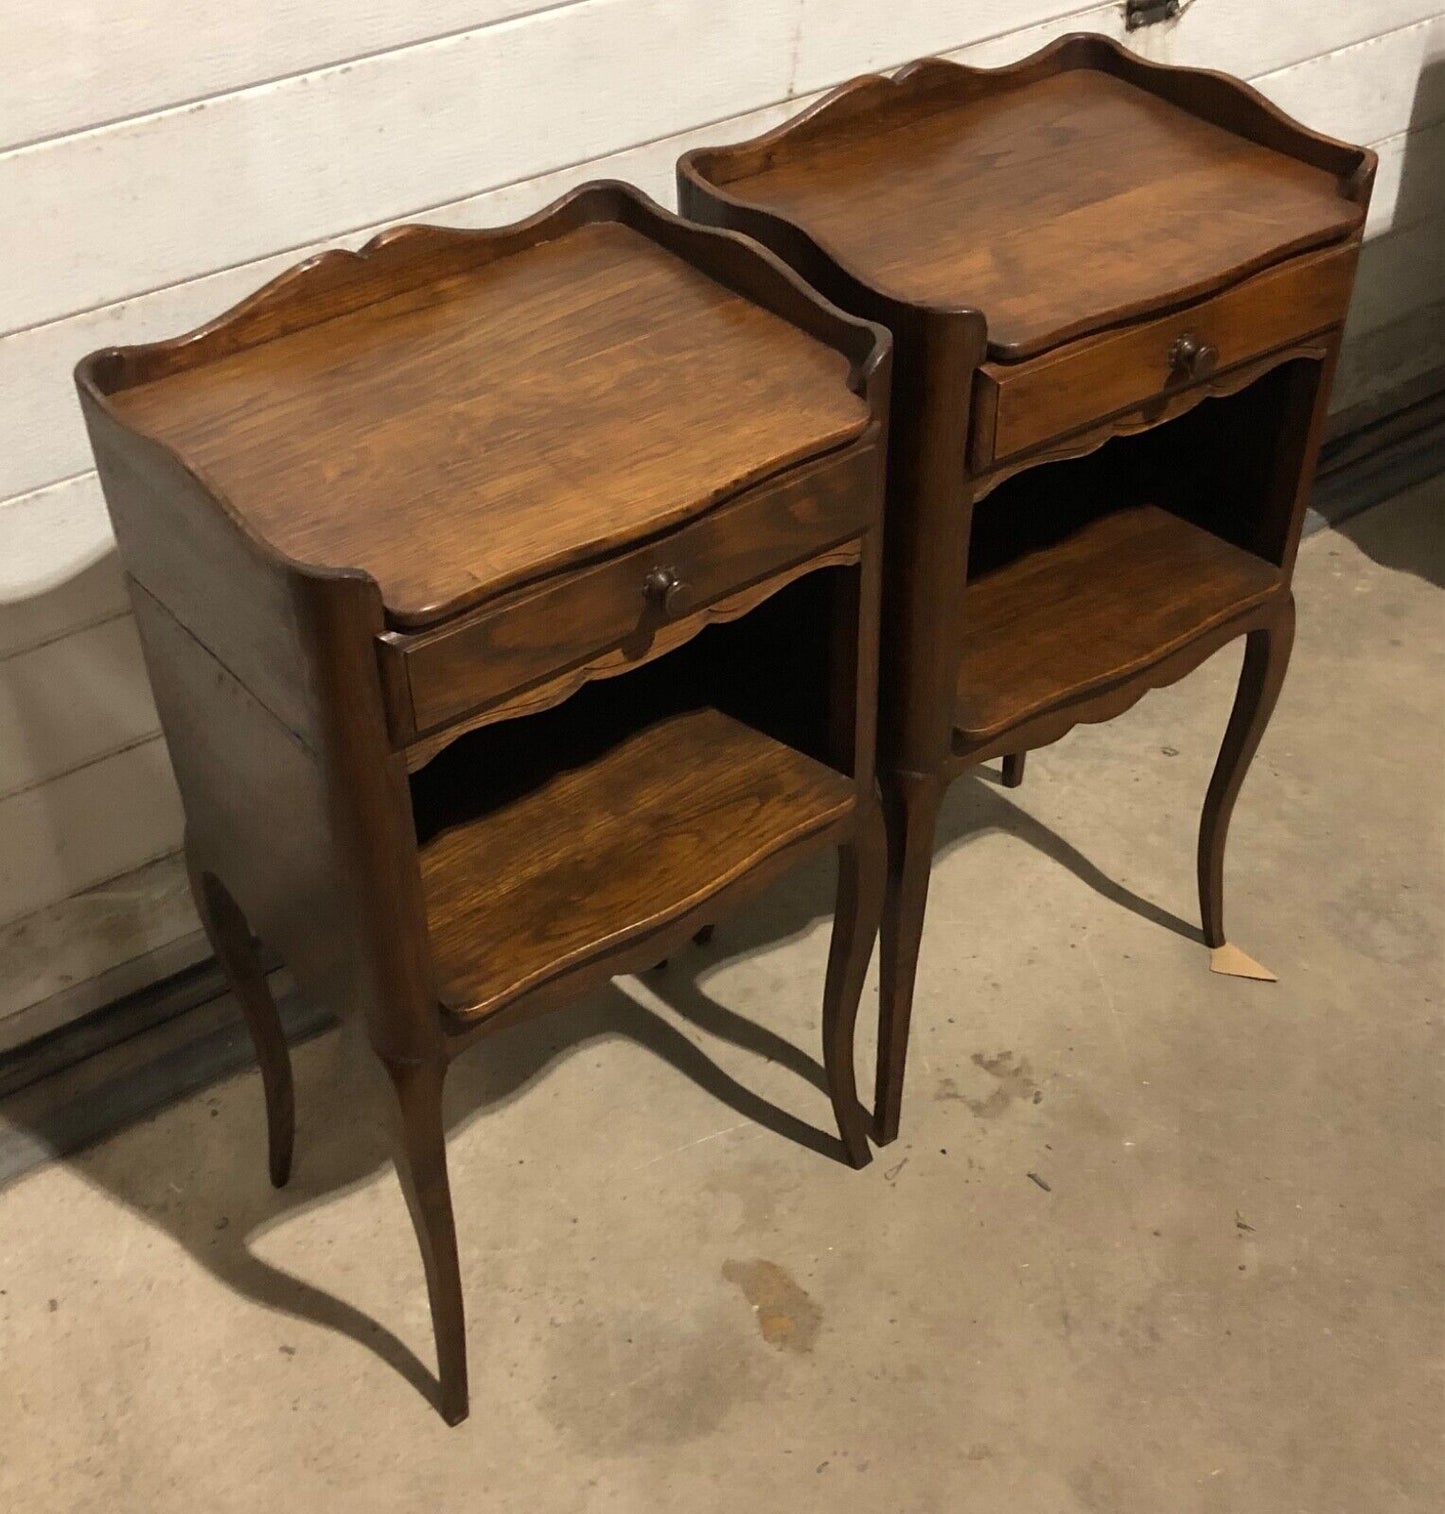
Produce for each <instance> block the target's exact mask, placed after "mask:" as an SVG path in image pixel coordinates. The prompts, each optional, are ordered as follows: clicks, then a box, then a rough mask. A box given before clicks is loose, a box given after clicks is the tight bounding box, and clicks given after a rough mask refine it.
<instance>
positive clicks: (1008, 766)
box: [1003, 752, 1029, 789]
mask: <svg viewBox="0 0 1445 1514" xmlns="http://www.w3.org/2000/svg"><path fill="white" fill-rule="evenodd" d="M1028 755H1029V754H1028V753H1027V752H1010V753H1009V755H1008V756H1007V757H1005V758H1004V760H1003V786H1004V787H1005V788H1006V789H1016V788H1017V787H1018V786H1019V784H1021V783H1022V782H1023V781H1024V760H1025V759H1026V758H1027V757H1028Z"/></svg>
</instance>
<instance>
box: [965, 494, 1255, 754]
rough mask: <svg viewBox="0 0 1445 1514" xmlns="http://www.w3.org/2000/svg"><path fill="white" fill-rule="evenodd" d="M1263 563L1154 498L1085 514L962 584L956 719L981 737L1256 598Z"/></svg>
mask: <svg viewBox="0 0 1445 1514" xmlns="http://www.w3.org/2000/svg"><path fill="white" fill-rule="evenodd" d="M1279 586H1280V573H1279V570H1278V569H1277V568H1275V567H1274V566H1273V565H1272V564H1270V563H1268V562H1265V561H1264V560H1263V559H1262V558H1259V557H1256V556H1254V555H1253V554H1252V553H1250V552H1245V551H1243V550H1242V549H1240V548H1239V547H1235V546H1232V545H1231V544H1230V543H1229V542H1226V541H1223V540H1221V539H1220V538H1219V537H1217V536H1213V535H1211V534H1210V533H1209V532H1208V531H1204V530H1201V529H1200V528H1199V527H1198V526H1193V525H1191V524H1190V523H1189V522H1188V521H1185V520H1181V519H1180V518H1179V517H1178V516H1177V515H1171V514H1170V513H1169V512H1168V511H1167V510H1161V509H1158V508H1157V507H1156V506H1154V505H1136V506H1132V507H1130V508H1128V509H1123V510H1116V511H1114V512H1112V513H1110V514H1107V515H1102V516H1099V517H1098V518H1096V519H1094V520H1091V521H1089V522H1088V523H1087V524H1086V525H1084V526H1083V527H1081V528H1080V529H1078V530H1076V531H1074V532H1072V533H1071V534H1070V535H1068V536H1066V537H1064V539H1063V540H1062V541H1058V542H1055V543H1053V544H1051V545H1049V546H1046V547H1042V548H1039V549H1037V550H1035V551H1032V552H1028V553H1026V554H1024V555H1023V556H1022V557H1020V558H1018V559H1017V560H1016V561H1014V562H1011V563H1008V564H1007V565H1006V566H1003V567H1000V568H997V569H995V570H994V571H992V572H990V573H987V574H985V575H984V576H983V577H982V578H980V579H979V580H978V581H977V582H976V583H971V584H969V585H968V587H967V588H966V589H965V590H964V611H963V625H964V632H963V636H964V651H963V660H962V663H961V665H960V668H959V677H958V689H957V694H956V696H955V705H954V724H955V727H956V728H957V729H958V731H959V732H960V733H961V734H962V736H963V738H964V739H965V741H966V742H968V743H969V744H982V743H983V742H984V741H986V740H988V739H989V738H991V737H996V736H998V735H999V734H1000V733H1001V732H1003V731H1006V730H1008V729H1009V728H1010V727H1012V726H1015V725H1018V724H1020V723H1021V722H1022V721H1024V720H1027V719H1029V718H1030V717H1031V716H1033V715H1036V714H1038V713H1039V712H1040V711H1042V710H1044V709H1047V708H1051V707H1053V706H1055V705H1058V704H1060V703H1063V702H1064V701H1066V700H1069V699H1073V698H1076V697H1079V696H1081V695H1084V694H1087V693H1089V692H1091V691H1092V690H1095V689H1098V688H1103V687H1106V686H1107V685H1109V684H1111V683H1114V682H1116V681H1118V680H1120V679H1123V678H1126V677H1128V676H1129V675H1130V674H1132V673H1134V672H1137V671H1139V670H1140V669H1142V668H1144V667H1147V666H1148V665H1149V664H1150V663H1152V662H1157V661H1159V660H1160V659H1161V658H1163V657H1166V656H1168V655H1169V654H1170V653H1172V652H1175V651H1178V650H1179V649H1180V648H1181V647H1184V646H1186V645H1187V644H1188V643H1189V642H1190V641H1192V640H1193V639H1194V638H1195V637H1196V636H1199V635H1200V634H1202V633H1203V632H1205V631H1208V630H1210V629H1211V628H1212V627H1214V626H1217V625H1220V624H1222V623H1223V622H1224V621H1226V620H1229V619H1232V618H1233V617H1234V616H1235V615H1238V614H1240V613H1242V612H1243V611H1245V610H1247V609H1249V608H1250V607H1251V606H1253V605H1256V604H1259V603H1260V602H1261V601H1263V600H1264V599H1266V598H1268V597H1269V595H1271V594H1272V593H1274V592H1275V591H1276V590H1277V589H1278V588H1279Z"/></svg>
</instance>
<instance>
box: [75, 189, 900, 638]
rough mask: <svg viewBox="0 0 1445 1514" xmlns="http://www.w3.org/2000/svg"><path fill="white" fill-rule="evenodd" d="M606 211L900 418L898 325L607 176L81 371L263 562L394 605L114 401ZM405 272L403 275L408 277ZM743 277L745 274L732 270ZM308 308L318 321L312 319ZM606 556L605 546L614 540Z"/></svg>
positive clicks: (390, 233)
mask: <svg viewBox="0 0 1445 1514" xmlns="http://www.w3.org/2000/svg"><path fill="white" fill-rule="evenodd" d="M603 221H617V222H620V223H621V224H624V225H626V226H628V227H629V228H630V229H632V230H633V231H636V232H637V233H639V234H640V235H642V236H645V237H647V238H648V239H649V240H650V241H653V242H654V243H656V244H657V245H658V246H659V247H661V248H663V249H664V250H665V251H667V252H670V253H671V254H673V255H674V256H678V257H682V258H683V260H684V261H686V262H688V263H689V264H690V266H692V267H693V268H695V269H697V271H699V272H700V273H702V274H704V275H705V276H706V277H708V278H711V279H713V280H714V281H715V282H717V283H720V284H722V285H723V286H724V287H725V288H730V289H732V290H733V292H734V293H736V294H738V295H739V296H741V297H742V298H744V299H749V300H752V301H753V302H754V303H756V304H758V305H759V306H760V307H761V308H764V309H767V310H769V311H770V312H771V313H772V314H774V315H776V316H777V317H778V318H779V319H781V320H785V321H787V322H788V323H789V324H791V325H793V326H796V327H797V328H798V329H800V330H802V331H805V332H807V334H808V335H810V336H812V337H814V338H815V339H816V340H818V341H820V342H822V343H824V344H825V345H827V346H830V347H832V348H833V349H834V350H835V351H838V352H840V353H841V354H842V355H843V356H844V357H845V358H847V360H848V363H849V371H848V376H847V384H848V387H849V389H851V390H852V391H853V392H854V393H856V394H858V395H859V396H860V397H862V398H863V399H864V401H865V402H866V403H867V405H868V407H869V410H870V412H871V415H870V420H869V423H868V426H867V427H866V428H865V430H864V432H863V433H862V435H863V436H864V437H866V436H868V435H870V434H876V432H877V431H880V430H881V429H882V428H883V426H884V425H885V424H886V421H887V414H888V399H889V380H890V372H891V357H892V347H893V338H892V334H891V333H890V332H889V331H888V329H887V328H886V327H884V326H881V325H879V324H878V323H876V322H873V321H868V320H865V319H863V318H862V317H859V316H855V315H852V314H850V313H849V312H848V311H845V310H842V309H840V308H839V307H838V306H836V305H834V304H832V303H831V302H830V301H828V300H827V299H825V298H824V297H823V296H822V295H821V294H819V293H818V292H817V291H816V290H815V289H813V288H812V287H811V286H810V285H809V284H808V283H807V282H806V281H804V280H803V279H802V278H800V277H799V276H798V274H796V273H795V272H794V271H793V270H792V269H791V268H789V267H788V266H787V264H785V263H784V262H783V261H782V259H780V258H779V257H777V256H776V255H775V254H774V253H773V252H771V251H770V250H769V249H767V248H766V247H762V246H760V245H759V244H758V243H757V242H755V241H753V240H752V239H751V238H749V237H745V236H742V235H741V234H739V233H737V232H734V231H727V230H724V229H722V228H719V227H711V226H701V225H698V224H697V223H695V222H692V221H688V220H686V219H684V218H683V217H681V216H678V215H675V214H673V212H671V211H669V210H667V209H665V208H664V207H663V206H661V205H659V204H658V203H657V202H656V201H655V200H653V199H652V198H651V197H650V196H648V195H647V194H645V193H644V192H643V191H642V190H640V189H638V188H636V187H635V186H634V185H631V184H627V183H624V182H623V181H622V180H620V179H595V180H591V181H589V182H588V183H586V184H580V185H578V186H576V187H575V188H573V189H571V190H569V191H568V192H567V193H566V194H564V195H562V196H560V197H559V198H558V199H556V200H554V201H553V202H552V203H551V204H550V205H547V206H544V207H543V208H542V209H541V210H538V211H537V212H535V213H534V214H533V215H531V216H527V217H525V218H524V219H522V220H519V221H514V222H511V223H509V224H507V225H504V226H486V227H452V226H435V225H428V224H425V223H420V222H405V223H402V224H399V225H396V226H390V227H387V228H386V229H385V230H383V231H380V232H378V233H377V234H376V235H375V236H374V237H372V238H371V239H370V240H369V241H368V242H366V243H365V244H364V245H363V246H362V247H360V248H359V249H356V250H354V251H353V250H351V249H349V248H339V247H338V248H329V249H327V250H326V251H324V252H320V253H317V254H315V255H314V256H312V257H310V258H306V259H305V260H303V261H302V262H300V263H298V264H297V265H296V266H295V267H293V268H289V269H287V270H285V271H284V272H282V273H280V274H278V275H277V276H276V277H275V278H273V279H271V280H269V281H268V282H267V283H265V284H263V285H262V286H261V287H260V288H259V289H257V290H255V291H254V292H253V293H252V294H250V295H248V296H247V297H246V298H245V299H243V300H240V301H239V302H237V303H236V304H235V305H232V306H230V307H229V308H228V309H226V310H224V311H222V312H221V313H220V314H219V315H216V316H215V317H213V318H212V319H211V320H209V321H206V322H204V323H203V324H201V325H199V326H196V327H194V328H193V329H191V330H190V331H186V332H182V333H181V334H179V335H178V336H174V337H168V338H163V339H161V340H158V341H154V342H145V343H138V344H134V345H130V346H116V347H104V348H100V349H99V350H97V351H94V352H91V353H88V354H87V355H86V356H85V357H83V358H81V359H80V361H79V362H78V363H77V364H76V365H75V369H74V377H75V384H76V388H77V390H78V391H79V393H80V398H81V405H82V409H83V410H87V411H90V412H98V413H99V414H100V416H102V417H103V418H104V421H105V423H106V424H108V425H111V426H114V427H117V428H119V429H121V430H123V431H125V432H126V433H128V434H129V435H130V436H132V437H133V438H135V439H136V441H137V442H138V443H139V444H141V445H142V446H143V447H145V448H146V449H148V450H150V451H151V452H152V453H153V454H154V456H155V459H156V461H157V462H158V463H159V464H160V465H161V466H163V467H164V468H166V469H169V470H174V471H176V472H179V473H180V474H181V475H183V476H184V478H185V479H186V480H188V481H189V482H190V483H191V484H193V485H194V486H196V487H198V488H199V489H200V490H201V491H202V492H203V493H204V494H205V495H207V496H208V497H209V498H210V499H211V500H212V501H213V502H214V503H215V505H216V506H217V508H218V509H219V511H220V512H221V514H222V515H223V516H224V517H225V518H226V520H227V522H228V523H229V524H230V526H231V527H232V528H233V529H234V530H235V531H236V532H237V534H238V535H239V536H240V537H241V539H242V540H243V541H244V542H245V543H246V545H247V547H248V548H249V549H250V550H251V551H253V552H254V553H255V554H256V555H257V556H259V557H260V558H261V560H262V561H264V562H266V563H267V564H269V565H270V566H272V567H273V568H278V569H280V570H282V571H283V572H286V573H288V574H291V575H294V576H297V577H299V578H301V579H303V580H310V581H312V582H314V583H317V584H323V583H336V582H338V581H342V580H346V581H350V582H352V583H355V584H356V585H358V586H359V587H363V588H364V589H365V590H366V591H367V592H369V593H370V594H371V595H372V596H374V598H375V600H376V602H377V604H378V606H380V604H381V595H380V589H379V587H378V585H377V584H376V581H375V580H374V579H373V578H372V576H371V575H370V574H369V573H367V572H366V571H365V570H364V569H362V568H359V567H356V566H354V565H343V564H326V563H313V562H305V561H302V560H300V559H297V558H294V557H292V556H290V555H289V554H288V553H285V552H283V551H281V550H280V549H279V548H278V547H277V546H276V545H275V544H274V543H272V542H271V541H270V540H269V539H267V538H266V537H264V536H262V535H261V534H260V533H259V532H257V531H256V530H255V528H254V527H253V526H252V525H251V524H250V522H249V521H248V520H247V519H246V517H245V516H244V515H243V514H242V513H241V512H240V511H239V510H237V509H236V507H235V505H234V504H233V502H232V501H231V500H230V498H229V497H228V495H227V494H226V492H225V490H224V489H222V488H221V487H220V486H219V485H218V484H217V483H216V482H215V481H214V480H213V479H211V478H209V477H207V475H206V473H205V471H204V470H203V469H200V468H198V467H195V466H194V465H192V464H191V463H190V462H188V461H187V460H186V459H185V458H184V457H182V456H181V454H180V453H179V452H178V451H176V449H175V448H173V447H172V446H170V445H169V444H168V443H167V442H165V441H163V440H161V439H160V438H159V437H156V436H152V435H151V434H150V433H148V432H145V431H142V430H140V429H138V428H137V427H135V426H133V425H131V424H129V423H128V422H127V421H126V419H125V418H124V417H123V416H122V415H121V414H120V413H118V411H117V410H116V408H115V407H114V406H113V405H112V404H111V402H110V401H111V396H112V395H114V394H117V393H120V392H121V391H123V390H125V389H128V388H133V387H135V386H137V385H139V384H143V383H148V382H152V381H154V380H156V379H159V378H163V377H167V376H170V375H171V374H174V373H180V372H184V371H186V370H187V369H189V368H192V367H200V366H203V365H205V364H206V363H210V362H215V361H217V360H219V359H220V358H223V357H227V356H230V355H231V354H232V353H235V352H240V351H244V350H246V349H247V348H249V347H253V346H256V345H259V344H260V343H261V342H264V341H269V340H274V339H277V338H279V337H281V336H285V335H289V334H290V333H292V332H294V331H299V330H303V329H305V328H307V327H309V326H315V325H320V324H323V323H324V322H325V321H327V320H332V319H335V318H337V317H339V316H341V315H345V314H349V313H351V312H353V311H355V310H359V309H363V308H365V306H367V305H368V304H373V303H376V302H378V301H380V300H383V299H389V298H392V297H394V296H395V295H397V294H401V293H405V292H406V291H407V290H410V289H415V288H418V287H421V286H422V285H424V284H426V283H430V282H436V281H437V280H439V279H440V278H444V277H450V276H456V275H459V274H461V273H464V272H466V271H469V270H475V269H476V268H478V267H482V266H485V265H486V264H488V263H491V262H494V261H496V260H498V259H500V258H503V257H507V256H509V255H511V254H513V253H516V252H521V251H523V250H525V249H526V248H528V247H531V246H535V245H536V244H538V243H539V242H544V241H548V240H551V239H552V238H554V237H556V236H561V235H565V234H566V233H567V232H569V231H572V230H576V229H577V228H579V227H581V226H584V225H589V224H594V223H597V222H603ZM728 245H731V246H733V247H736V248H737V249H739V250H740V251H742V252H744V253H746V255H747V257H746V260H745V261H744V262H743V263H742V264H741V265H740V266H739V269H736V270H724V269H722V268H720V267H717V266H714V260H711V259H709V260H708V262H707V264H704V263H702V262H699V261H697V260H696V259H694V258H690V257H686V256H684V253H683V251H682V249H689V250H696V249H703V248H708V247H711V248H713V249H717V248H721V247H724V246H728ZM439 269H440V271H439ZM408 270H409V271H410V272H411V273H412V275H413V277H412V278H411V279H410V280H409V281H408V280H407V279H406V278H405V276H404V275H405V273H406V272H407V271H408ZM399 273H400V274H401V275H403V276H402V277H401V278H398V274H399ZM729 273H734V274H736V275H737V277H735V278H734V277H728V274H729ZM327 293H330V294H331V295H333V296H334V297H335V298H334V303H333V304H330V305H326V306H325V307H324V313H322V314H319V315H318V314H317V313H316V311H315V303H316V300H317V296H318V295H322V296H324V295H326V294H327ZM303 306H304V307H305V310H306V318H305V319H301V318H300V317H301V315H302V312H303ZM759 482H762V480H759V479H749V480H745V481H741V482H740V483H739V485H738V487H737V488H736V489H735V490H730V491H729V492H728V493H727V494H726V495H724V496H722V497H720V498H719V499H717V500H714V501H712V502H711V503H709V504H708V506H707V507H706V508H705V509H704V510H701V511H699V512H697V515H696V516H690V517H689V519H694V518H698V517H700V516H701V515H704V514H707V513H710V512H711V511H712V510H714V509H716V508H718V507H719V506H721V505H723V504H726V503H727V502H728V501H729V500H731V499H733V498H735V497H736V495H737V494H740V493H742V492H744V491H745V490H746V489H747V488H751V487H754V486H755V485H756V484H757V483H759ZM598 555H599V556H601V555H605V550H600V551H599V553H598ZM573 567H575V564H574V565H571V567H569V568H563V569H547V570H545V571H543V572H541V573H539V574H537V575H536V577H535V578H533V579H528V580H522V581H518V582H517V583H511V584H508V585H506V586H505V588H504V590H502V591H500V592H506V593H511V592H512V591H514V590H516V589H519V588H525V587H527V586H528V585H529V584H531V583H537V582H544V581H546V580H547V579H549V578H552V577H555V576H556V575H557V573H558V572H566V571H571V568H573ZM480 603H485V601H476V602H473V601H471V600H465V601H464V602H462V603H457V604H452V603H449V604H447V605H444V606H441V607H439V609H438V612H437V615H436V619H435V622H433V623H437V624H439V623H440V622H442V621H444V620H445V619H447V618H449V617H450V616H451V615H453V614H456V613H460V612H461V611H462V610H470V609H473V608H475V607H476V605H477V604H480Z"/></svg>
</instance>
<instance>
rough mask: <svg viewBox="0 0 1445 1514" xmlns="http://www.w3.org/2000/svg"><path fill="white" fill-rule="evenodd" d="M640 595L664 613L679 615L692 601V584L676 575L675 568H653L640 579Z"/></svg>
mask: <svg viewBox="0 0 1445 1514" xmlns="http://www.w3.org/2000/svg"><path fill="white" fill-rule="evenodd" d="M642 597H643V598H644V599H645V600H646V601H647V602H648V604H650V605H656V606H657V608H658V609H659V610H661V611H662V613H663V614H664V615H669V616H671V615H681V614H682V613H683V612H684V611H685V610H686V609H687V607H688V606H689V605H690V604H691V603H692V586H691V585H690V584H686V583H684V582H683V581H682V579H680V578H679V577H678V576H677V569H676V568H654V569H653V570H652V571H651V572H650V573H649V574H648V575H647V577H646V578H645V579H643V581H642Z"/></svg>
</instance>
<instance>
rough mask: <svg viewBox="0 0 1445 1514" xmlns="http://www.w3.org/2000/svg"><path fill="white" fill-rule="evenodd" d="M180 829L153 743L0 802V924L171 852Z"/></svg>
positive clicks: (167, 773) (172, 791) (161, 755)
mask: <svg viewBox="0 0 1445 1514" xmlns="http://www.w3.org/2000/svg"><path fill="white" fill-rule="evenodd" d="M181 831H182V820H181V805H180V798H179V796H178V795H177V793H176V785H175V779H174V778H173V777H172V775H171V769H170V762H169V760H168V759H167V757H166V750H165V744H164V743H163V742H161V741H159V740H156V741H148V742H146V743H144V744H143V745H141V746H136V747H131V749H130V750H129V751H126V752H120V753H118V754H117V755H115V756H113V757H107V758H105V759H104V760H103V761H100V762H94V763H92V764H91V765H90V766H89V767H84V768H80V769H79V770H78V771H76V772H74V773H67V774H66V775H65V776H64V777H63V778H56V779H54V780H53V781H52V782H50V783H47V784H45V785H43V786H42V787H41V788H35V789H26V790H25V792H24V793H20V794H12V795H11V796H10V797H9V798H8V799H0V922H5V921H9V920H15V919H18V918H19V917H20V916H22V915H28V914H33V913H34V912H35V911H36V910H38V909H44V908H45V907H46V906H47V905H50V904H56V903H58V902H59V901H60V900H62V899H67V898H69V897H70V896H71V895H72V894H78V893H80V892H82V891H83V890H84V889H88V888H94V887H95V886H96V885H97V884H99V883H104V882H105V881H106V880H107V879H108V878H115V877H119V875H120V874H122V873H127V872H130V871H132V870H133V869H134V868H137V867H140V866H141V865H142V864H143V863H145V862H148V861H151V860H152V859H153V858H156V857H160V856H164V855H165V854H166V853H168V852H173V851H175V850H176V849H177V847H179V846H180V844H181Z"/></svg>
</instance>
